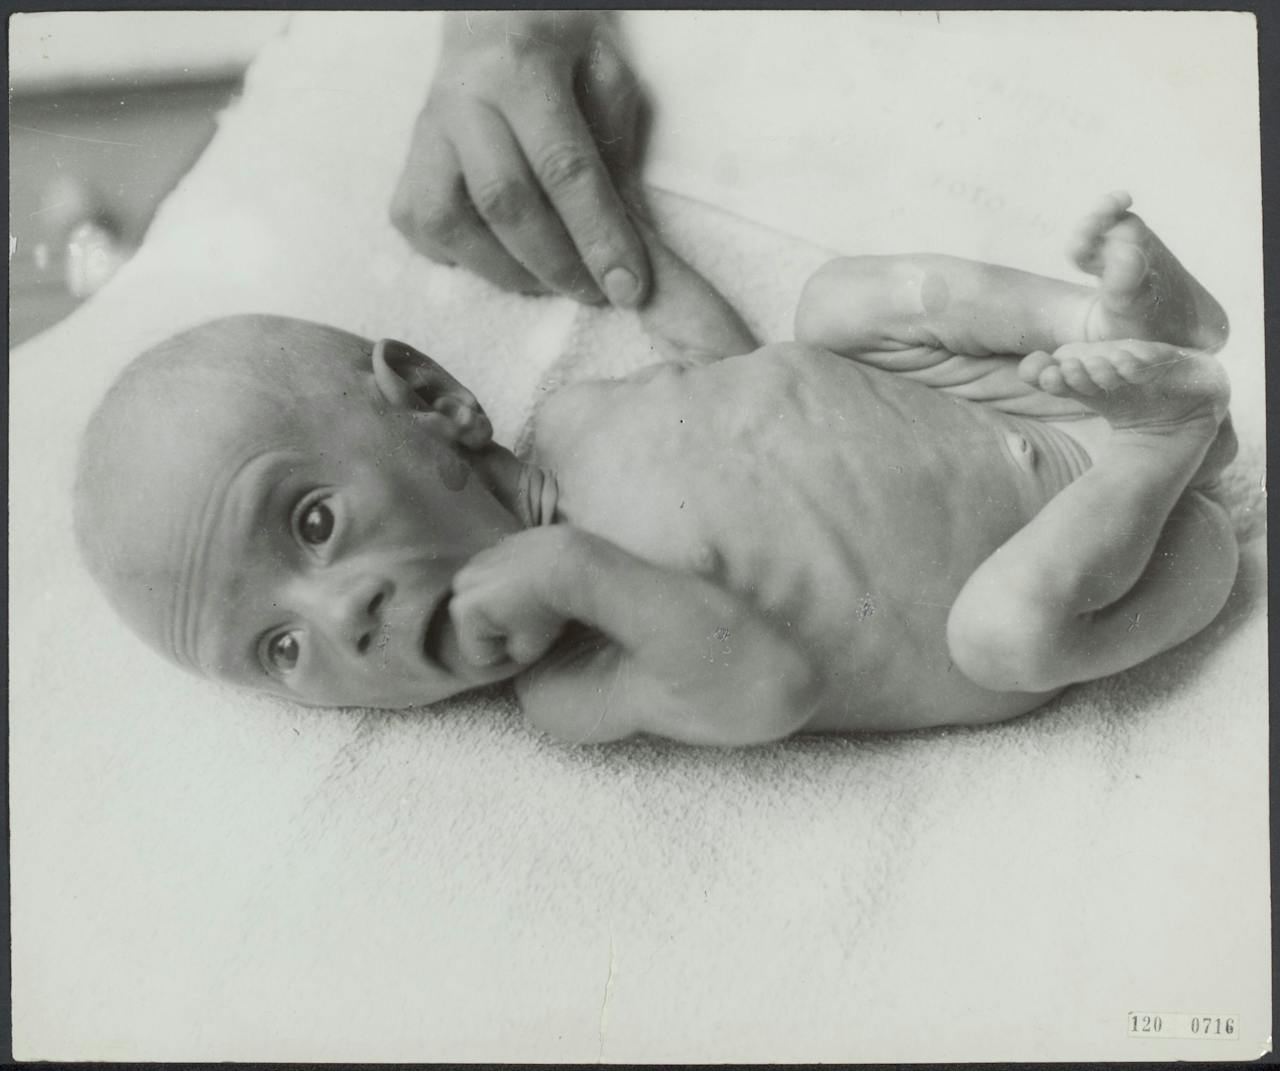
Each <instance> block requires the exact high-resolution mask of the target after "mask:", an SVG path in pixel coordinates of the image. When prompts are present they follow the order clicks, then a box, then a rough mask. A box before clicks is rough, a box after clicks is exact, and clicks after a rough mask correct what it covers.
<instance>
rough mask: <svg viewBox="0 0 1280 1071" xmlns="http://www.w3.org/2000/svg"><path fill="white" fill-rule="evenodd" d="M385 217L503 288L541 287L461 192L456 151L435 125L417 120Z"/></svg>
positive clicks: (420, 244) (431, 250)
mask: <svg viewBox="0 0 1280 1071" xmlns="http://www.w3.org/2000/svg"><path fill="white" fill-rule="evenodd" d="M391 220H392V223H394V224H395V227H396V229H397V230H399V231H400V233H401V234H403V235H404V236H405V238H406V239H408V241H409V244H410V245H412V246H413V247H414V248H415V249H417V250H418V251H419V252H421V253H424V254H425V255H426V256H428V257H430V258H431V259H432V260H435V261H438V262H439V263H441V264H459V265H461V266H463V267H465V268H468V269H470V270H471V271H474V272H476V273H477V274H479V275H482V276H483V277H484V278H486V279H488V280H489V281H490V282H492V283H494V284H495V285H496V286H500V287H502V288H503V289H504V290H518V291H523V292H526V293H540V292H543V291H544V287H543V286H542V284H541V283H540V282H539V281H538V280H537V279H536V278H534V276H532V275H531V274H530V273H529V272H527V271H525V269H524V268H523V267H522V266H521V265H520V264H519V262H517V261H516V260H515V259H513V258H512V257H511V256H510V255H509V254H508V253H507V251H506V250H505V249H504V248H503V246H502V244H501V243H500V242H499V241H498V240H497V239H496V238H494V236H493V235H492V234H491V233H490V232H489V228H488V226H487V225H486V224H485V222H484V221H483V220H482V219H481V218H480V217H479V215H477V213H476V210H475V208H474V207H473V206H472V204H471V201H470V199H469V198H468V196H467V192H466V187H465V184H464V182H463V177H462V170H461V167H460V165H459V162H458V157H457V154H456V153H455V152H454V150H453V146H451V145H450V144H449V142H448V140H447V139H446V138H444V137H443V136H442V135H441V133H440V132H439V130H438V129H437V128H436V127H435V126H434V125H433V124H429V123H419V125H418V128H417V129H416V130H415V131H414V136H413V144H412V146H411V148H410V152H409V158H408V160H407V161H406V162H405V166H404V170H403V172H402V173H401V175H400V181H399V183H398V184H397V186H396V191H395V193H394V195H393V196H392V201H391Z"/></svg>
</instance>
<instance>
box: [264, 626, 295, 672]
mask: <svg viewBox="0 0 1280 1071" xmlns="http://www.w3.org/2000/svg"><path fill="white" fill-rule="evenodd" d="M298 653H299V644H298V634H297V633H296V632H278V633H276V634H275V635H274V636H272V637H271V639H269V640H268V641H267V661H268V662H269V663H270V665H271V668H272V669H275V670H277V671H278V672H281V673H287V672H288V671H289V670H291V669H293V668H294V667H295V666H297V664H298Z"/></svg>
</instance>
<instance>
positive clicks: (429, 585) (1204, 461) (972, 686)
mask: <svg viewBox="0 0 1280 1071" xmlns="http://www.w3.org/2000/svg"><path fill="white" fill-rule="evenodd" d="M1129 207H1130V203H1129V199H1128V197H1127V196H1125V195H1120V194H1116V195H1111V196H1109V197H1107V198H1105V199H1104V200H1103V201H1101V202H1100V203H1099V205H1098V206H1097V207H1096V208H1095V210H1094V211H1093V212H1092V213H1091V214H1090V215H1088V216H1087V217H1086V218H1085V219H1084V220H1083V221H1082V222H1081V223H1080V224H1079V225H1078V227H1077V229H1076V233H1075V238H1074V244H1073V251H1072V256H1073V258H1074V260H1075V262H1076V263H1077V265H1079V266H1080V267H1081V268H1083V269H1084V270H1085V271H1087V272H1089V273H1091V274H1093V275H1094V276H1096V277H1097V285H1096V286H1093V287H1086V286H1081V285H1077V284H1074V283H1068V282H1062V281H1057V280H1053V279H1048V278H1044V277H1040V276H1036V275H1030V274H1027V273H1024V272H1020V271H1015V270H1013V269H1009V268H1003V267H996V266H991V265H986V264H980V263H976V262H971V261H965V260H959V259H955V258H952V257H946V256H937V255H907V256H893V257H853V258H846V259H841V260H836V261H834V262H832V263H830V264H828V265H827V266H825V267H824V268H822V269H821V270H820V271H819V272H818V273H817V274H816V275H815V276H814V277H813V278H812V279H811V280H810V281H809V283H808V285H807V286H806V288H805V291H804V294H803V297H802V299H801V302H800V306H799V309H798V312H797V318H796V338H797V339H798V341H796V342H790V343H781V344H770V345H766V346H763V347H760V348H756V344H755V342H754V340H753V339H752V338H751V337H750V334H749V333H748V332H747V330H746V328H745V327H743V325H742V323H741V321H740V320H738V318H737V316H736V315H735V314H734V313H733V312H732V310H730V309H729V308H728V307H727V305H726V304H725V303H724V302H723V299H721V298H719V296H718V295H716V294H715V293H714V292H713V291H712V290H711V289H710V288H709V287H708V286H707V284H706V283H705V282H703V281H702V280H701V279H700V277H698V276H697V275H696V274H695V273H693V272H692V270H691V269H689V268H688V267H687V266H686V265H684V264H683V263H682V262H680V261H679V260H677V259H676V258H675V257H674V256H673V255H672V254H671V253H670V252H668V251H667V250H666V249H665V248H664V247H663V246H662V244H661V243H660V242H659V241H658V240H657V239H656V238H651V239H650V244H651V251H650V255H651V258H652V261H653V264H654V274H655V280H656V288H657V291H656V294H655V297H654V299H653V301H652V302H651V304H650V306H649V307H648V309H646V310H645V311H644V312H643V313H642V316H643V317H644V318H645V322H646V325H647V326H648V327H650V329H651V330H652V331H654V332H655V334H657V335H658V336H661V337H663V338H665V339H666V341H667V344H668V347H669V348H670V349H672V350H674V351H675V354H676V359H675V360H672V361H670V362H667V363H662V364H658V365H655V366H653V367H650V368H647V369H644V370H642V371H640V372H638V373H636V374H634V375H631V376H628V377H627V378H625V379H622V380H618V381H610V382H588V383H580V384H576V385H573V386H570V387H566V388H564V389H562V390H561V391H559V392H557V393H556V394H555V395H553V396H551V397H550V398H548V399H547V401H546V402H545V404H544V405H543V406H542V407H541V409H540V411H539V413H538V415H537V417H536V425H535V433H534V443H535V446H534V450H533V453H532V455H531V456H530V457H529V458H528V459H527V460H525V459H518V458H516V457H515V456H514V455H513V454H512V453H511V452H510V451H508V450H506V449H505V448H503V447H501V446H499V445H497V444H496V443H494V442H493V441H492V440H491V429H490V426H489V422H488V420H487V418H486V417H485V415H484V413H483V410H482V409H481V407H480V406H479V405H478V403H477V402H476V399H475V398H474V397H473V396H472V395H471V393H470V392H468V391H467V390H466V388H465V387H463V385H462V384H460V383H459V382H458V381H457V380H455V379H454V378H453V377H452V376H451V375H450V374H449V373H448V372H447V371H446V370H445V369H444V368H443V367H442V366H441V365H440V364H438V363H437V362H436V361H435V360H434V359H433V358H432V357H430V356H428V355H426V354H424V353H420V352H419V351H417V350H416V349H414V348H413V347H411V346H409V345H407V344H405V343H402V342H397V341H392V340H389V339H382V340H381V341H378V342H376V343H371V342H368V341H366V340H364V339H361V338H358V337H356V336H354V335H350V334H347V333H346V332H343V331H339V330H336V329H334V328H330V327H323V326H320V325H316V324H311V323H304V322H300V321H296V320H288V319H284V318H281V317H274V316H240V317H233V318H230V319H225V320H219V321H215V322H213V323H210V324H206V325H204V326H201V327H198V328H195V329H193V330H191V331H188V332H186V333H184V334H182V335H180V336H178V337H176V338H174V339H171V340H169V341H168V342H166V343H163V344H161V345H160V346H159V347H157V348H156V349H154V350H153V351H150V352H149V353H147V354H144V355H143V356H142V357H140V358H139V359H138V360H137V361H135V362H134V364H133V365H131V366H130V368H129V369H128V370H127V371H126V372H125V374H124V375H123V376H122V377H121V379H120V380H119V381H118V382H117V383H116V384H115V386H114V387H113V388H112V389H111V391H110V392H109V394H108V396H107V398H106V399H105V400H104V402H103V403H102V405H101V407H100V408H99V410H98V412H97V413H96V414H95V416H94V418H93V420H92V422H91V425H90V427H89V429H88V431H87V433H86V438H85V442H84V447H83V452H82V460H81V470H80V476H79V481H78V487H77V521H76V523H77V532H78V537H79V539H80V543H81V546H82V548H83V551H84V554H85V557H86V559H87V561H88V563H89V565H90V568H91V570H92V572H93V573H94V575H95V577H96V578H97V580H98V581H99V583H100V584H101V585H102V586H103V588H104V589H105V591H106V592H107V594H108V596H109V598H110V599H111V601H112V603H113V605H114V606H115V607H116V608H117V609H118V611H119V612H120V613H121V615H122V616H123V617H124V619H125V620H126V621H127V622H128V624H129V625H130V626H131V627H132V628H133V629H134V630H135V631H136V632H137V633H138V634H139V635H141V636H142V637H143V638H144V639H145V640H146V641H147V642H149V643H150V644H151V645H153V646H154V647H156V648H157V649H158V650H159V651H160V652H162V653H163V654H164V655H166V656H167V657H169V658H170V659H172V660H174V661H175V662H177V663H179V664H180V665H183V666H186V667H188V668H189V669H192V670H194V671H196V672H197V673H200V674H203V675H206V676H209V677H214V678H218V679H220V680H225V681H231V682H234V683H237V684H241V685H245V686H247V687H250V688H254V689H257V690H260V691H265V692H270V693H274V694H276V695H280V696H284V697H288V698H290V699H293V700H296V701H299V702H302V703H307V704H319V705H329V706H348V705H350V706H377V707H407V706H416V705H420V704H426V703H431V702H433V701H436V700H440V699H443V698H445V697H447V696H450V695H454V694H456V693H459V692H462V691H465V690H468V689H471V688H475V687H477V686H480V685H486V684H491V683H493V682H496V681H501V680H505V679H508V678H514V682H515V687H516V690H517V693H518V695H519V698H520V700H521V703H522V705H523V707H524V710H525V712H526V716H527V717H528V719H529V720H530V721H531V722H532V723H533V724H534V725H535V726H538V727H539V728H541V729H543V730H545V731H547V732H549V733H552V734H554V735H555V736H557V737H559V738H562V739H564V740H568V741H573V742H600V741H610V740H618V739H621V738H623V737H627V736H629V735H631V734H634V733H652V734H656V735H660V736H664V737H670V738H672V739H675V740H680V741H685V742H689V743H696V744H712V745H741V744H756V743H761V742H765V741H771V740H777V739H779V738H782V737H786V736H789V735H791V734H793V733H801V732H845V731H855V730H867V729H876V730H884V729H911V728H918V727H923V726H931V725H938V724H949V723H952V724H954V723H979V722H988V721H994V720H998V719H1003V718H1009V717H1013V716H1015V715H1018V714H1021V713H1023V712H1024V711H1027V710H1030V709H1032V708H1033V707H1036V706H1037V705H1039V704H1041V703H1043V702H1045V701H1046V700H1047V699H1048V698H1050V697H1051V696H1053V695H1055V694H1056V693H1057V692H1058V691H1060V690H1061V689H1062V688H1064V687H1065V686H1067V685H1069V684H1071V683H1073V682H1077V681H1084V680H1089V679H1092V678H1097V677H1101V676H1104V675H1107V674H1111V673H1116V672H1118V671H1120V670H1123V669H1126V668H1128V667H1130V666H1133V665H1134V664H1136V663H1138V662H1141V661H1143V660H1144V659H1147V658H1150V657H1152V656H1153V655H1156V654H1158V653H1160V652H1162V651H1164V650H1166V649H1168V648H1169V647H1171V646H1173V645H1175V644H1177V643H1180V642H1181V641H1183V640H1185V639H1187V638H1188V637H1190V636H1191V635H1193V634H1194V633H1196V632H1197V631H1199V630H1200V629H1201V628H1203V627H1204V626H1205V625H1206V624H1207V623H1208V622H1209V621H1210V620H1212V618H1213V617H1214V616H1215V615H1216V614H1217V612H1218V611H1219V609H1220V608H1221V607H1222V605H1223V603H1224V601H1225V600H1226V597H1227V593H1228V591H1229V590H1230V588H1231V585H1232V580H1233V578H1234V575H1235V570H1236V561H1237V548H1236V543H1235V538H1234V535H1233V532H1232V528H1231V525H1230V523H1229V521H1228V518H1227V515H1226V513H1225V512H1224V510H1223V509H1222V507H1221V505H1220V504H1218V503H1217V502H1216V501H1215V499H1214V497H1213V485H1214V480H1215V478H1216V477H1217V475H1218V474H1219V472H1220V471H1221V470H1222V468H1223V467H1224V466H1225V465H1226V464H1227V463H1228V462H1229V461H1230V460H1231V458H1232V456H1233V454H1234V450H1235V445H1234V438H1233V436H1232V435H1231V431H1230V423H1229V421H1228V420H1227V419H1226V403H1227V394H1228V391H1227V382H1226V378H1225V376H1224V373H1223V371H1222V369H1221V367H1220V366H1219V364H1218V362H1217V360H1216V359H1215V358H1214V357H1213V356H1212V355H1211V354H1212V353H1213V351H1215V350H1217V349H1218V348H1220V347H1221V346H1222V344H1223V343H1224V342H1225V340H1226V337H1227V323H1226V317H1225V316H1224V314H1223V311H1222V309H1221V308H1220V307H1219V306H1218V304H1217V303H1216V302H1215V301H1214V300H1213V298H1212V297H1211V296H1210V295H1209V294H1208V293H1207V292H1206V291H1205V290H1204V289H1203V288H1202V287H1201V286H1200V285H1199V284H1198V283H1197V282H1196V280H1195V279H1194V278H1192V276H1191V275H1190V274H1189V273H1188V272H1187V271H1186V270H1185V269H1184V268H1183V267H1182V265H1181V264H1180V263H1179V262H1178V260H1177V259H1176V258H1175V257H1174V256H1173V255H1172V254H1171V253H1170V252H1169V250H1168V249H1167V248H1166V247H1165V246H1164V245H1163V243H1162V242H1161V241H1160V240H1159V239H1158V238H1157V237H1156V236H1155V234H1153V233H1152V231H1151V230H1149V229H1148V228H1147V227H1146V225H1145V224H1144V223H1143V222H1142V221H1141V220H1140V219H1139V218H1138V217H1137V216H1135V215H1133V214H1132V213H1131V212H1130V211H1129ZM748 351H753V352H748ZM734 354H737V356H733V355H734ZM721 358H723V359H721Z"/></svg>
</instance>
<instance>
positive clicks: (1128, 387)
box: [1018, 339, 1231, 442]
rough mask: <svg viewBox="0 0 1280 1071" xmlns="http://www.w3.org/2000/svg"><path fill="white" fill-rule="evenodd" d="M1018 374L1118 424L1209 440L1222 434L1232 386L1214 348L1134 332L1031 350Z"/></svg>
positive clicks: (1116, 425) (1047, 391)
mask: <svg viewBox="0 0 1280 1071" xmlns="http://www.w3.org/2000/svg"><path fill="white" fill-rule="evenodd" d="M1018 374H1019V375H1020V376H1021V377H1022V378H1023V379H1024V380H1025V381H1026V382H1028V383H1030V384H1032V385H1033V386H1036V387H1039V388H1040V389H1041V390H1042V391H1044V392H1045V393H1047V394H1052V395H1054V396H1055V397H1059V398H1074V399H1076V400H1077V401H1079V402H1080V403H1081V404H1082V405H1084V406H1086V407H1087V408H1089V409H1092V410H1093V411H1094V412H1095V413H1099V414H1101V415H1102V416H1103V417H1105V418H1106V420H1107V422H1108V423H1109V424H1110V425H1111V426H1112V427H1113V428H1116V429H1119V430H1126V431H1136V432H1143V433H1150V434H1160V435H1170V434H1172V435H1182V436H1186V435H1189V434H1190V435H1195V436H1201V437H1203V438H1204V439H1205V441H1206V442H1207V441H1211V440H1212V439H1213V438H1214V437H1215V436H1216V435H1217V433H1218V426H1219V425H1220V424H1221V423H1222V421H1223V420H1224V419H1225V417H1226V415H1227V401H1228V399H1229V397H1230V393H1231V392H1230V387H1229V385H1228V381H1227V375H1226V373H1225V372H1224V371H1223V370H1222V366H1221V365H1220V364H1219V363H1218V360H1217V358H1215V357H1213V356H1212V355H1211V354H1208V353H1205V352H1204V351H1202V350H1193V349H1186V348H1183V347H1179V346H1171V345H1169V344H1168V343H1164V342H1141V341H1136V340H1134V339H1125V340H1121V341H1106V342H1072V343H1069V344H1068V345H1066V346H1062V347H1060V348H1059V349H1058V350H1056V351H1055V352H1054V353H1053V354H1048V353H1045V352H1044V351H1038V352H1036V353H1032V354H1028V355H1027V356H1026V357H1024V358H1023V359H1022V362H1021V363H1020V364H1019V366H1018Z"/></svg>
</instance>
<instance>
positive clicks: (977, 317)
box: [796, 194, 1226, 416]
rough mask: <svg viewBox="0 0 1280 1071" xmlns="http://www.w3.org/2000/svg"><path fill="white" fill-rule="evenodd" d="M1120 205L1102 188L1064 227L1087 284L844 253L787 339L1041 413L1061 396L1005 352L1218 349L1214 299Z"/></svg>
mask: <svg viewBox="0 0 1280 1071" xmlns="http://www.w3.org/2000/svg"><path fill="white" fill-rule="evenodd" d="M1128 206H1129V199H1128V197H1127V196H1126V195H1120V194H1112V195H1110V196H1108V197H1106V198H1103V199H1102V200H1101V201H1100V202H1099V204H1098V205H1097V206H1095V208H1094V210H1093V211H1092V212H1091V213H1090V214H1089V215H1087V216H1086V217H1084V218H1083V219H1082V220H1081V221H1080V222H1079V223H1078V224H1077V225H1076V228H1075V230H1074V233H1073V235H1072V238H1071V241H1070V243H1069V248H1070V254H1071V256H1072V258H1073V259H1074V260H1075V262H1076V264H1077V265H1078V266H1079V267H1081V268H1083V269H1084V270H1086V271H1089V272H1091V273H1092V274H1094V275H1096V276H1097V277H1098V283H1097V285H1095V286H1081V285H1079V284H1076V283H1069V282H1064V281H1062V280H1059V279H1050V278H1047V277H1045V276H1040V275H1033V274H1030V273H1028V272H1023V271H1018V270H1016V269H1013V268H1005V267H1000V266H998V265H992V264H982V263H978V262H976V261H970V260H962V259H959V258H956V257H949V256H941V255H936V254H912V255H907V256H889V257H847V258H843V259H841V260H836V261H832V262H831V263H830V264H827V265H826V266H824V267H823V268H822V269H821V270H819V271H818V272H817V273H816V274H815V275H814V277H813V278H812V279H811V280H810V281H809V283H808V285H807V286H806V288H805V291H804V294H803V295H802V297H801V301H800V306H799V308H798V310H797V313H796V337H797V338H798V339H800V340H801V341H803V342H810V343H813V344H815V345H820V346H824V347H826V348H827V349H830V350H833V351H834V352H836V353H840V354H843V355H844V356H847V357H850V358H852V359H854V360H857V361H860V362H862V363H865V364H870V365H873V366H875V367H877V368H881V369H884V370H885V371H891V372H896V373H899V374H901V375H906V376H908V377H909V378H912V379H916V380H918V381H920V382H923V383H925V384H927V385H929V386H932V387H936V388H938V389H940V390H945V391H947V392H949V393H953V394H958V395H960V396H962V397H966V398H969V399H971V400H974V401H982V402H986V403H988V404H992V405H995V406H997V407H998V408H1001V409H1005V410H1007V411H1010V412H1019V413H1031V414H1034V415H1041V416H1047V415H1053V414H1054V413H1055V412H1057V411H1058V410H1059V409H1061V407H1062V405H1061V403H1053V402H1052V401H1051V400H1050V399H1046V398H1045V397H1044V396H1043V395H1039V396H1037V395H1036V393H1035V392H1034V391H1030V390H1028V387H1027V385H1026V384H1025V383H1023V382H1021V381H1020V380H1019V378H1018V377H1017V375H1016V374H1015V373H1014V370H1013V367H1012V365H1011V363H1010V362H1009V360H1008V358H1010V357H1021V356H1023V355H1024V354H1027V353H1031V352H1032V351H1035V350H1046V351H1049V352H1053V351H1054V350H1057V349H1058V348H1059V347H1061V346H1064V345H1067V344H1068V343H1073V342H1081V341H1099V340H1106V339H1118V338H1142V339H1149V340H1151V341H1157V342H1168V343H1172V344H1174V345H1179V346H1189V347H1194V348H1196V349H1209V350H1212V349H1216V348H1218V347H1219V346H1221V344H1222V343H1223V342H1224V341H1225V339H1226V317H1225V315H1224V314H1223V312H1222V309H1221V307H1220V306H1219V305H1218V304H1217V302H1215V301H1214V300H1213V298H1211V297H1210V296H1209V294H1208V293H1207V292H1206V291H1205V290H1204V288H1203V287H1201V286H1200V284H1199V283H1197V282H1196V280H1195V279H1194V278H1192V276H1191V275H1190V274H1189V273H1188V272H1187V271H1186V269H1184V268H1183V267H1182V265H1181V264H1180V263H1179V262H1178V261H1177V259H1176V258H1175V257H1174V256H1173V254H1171V253H1170V252H1169V251H1168V249H1167V248H1166V247H1165V246H1164V244H1163V243H1162V242H1161V241H1160V240H1159V238H1157V237H1156V235H1155V234H1154V233H1152V232H1151V231H1150V230H1149V229H1148V228H1147V226H1146V224H1144V223H1143V222H1142V221H1141V220H1140V219H1139V218H1138V217H1137V216H1135V215H1133V214H1132V213H1130V212H1129V211H1128ZM1055 404H1056V408H1055ZM1072 411H1074V412H1079V411H1080V409H1079V406H1078V405H1074V406H1073V407H1072Z"/></svg>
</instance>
